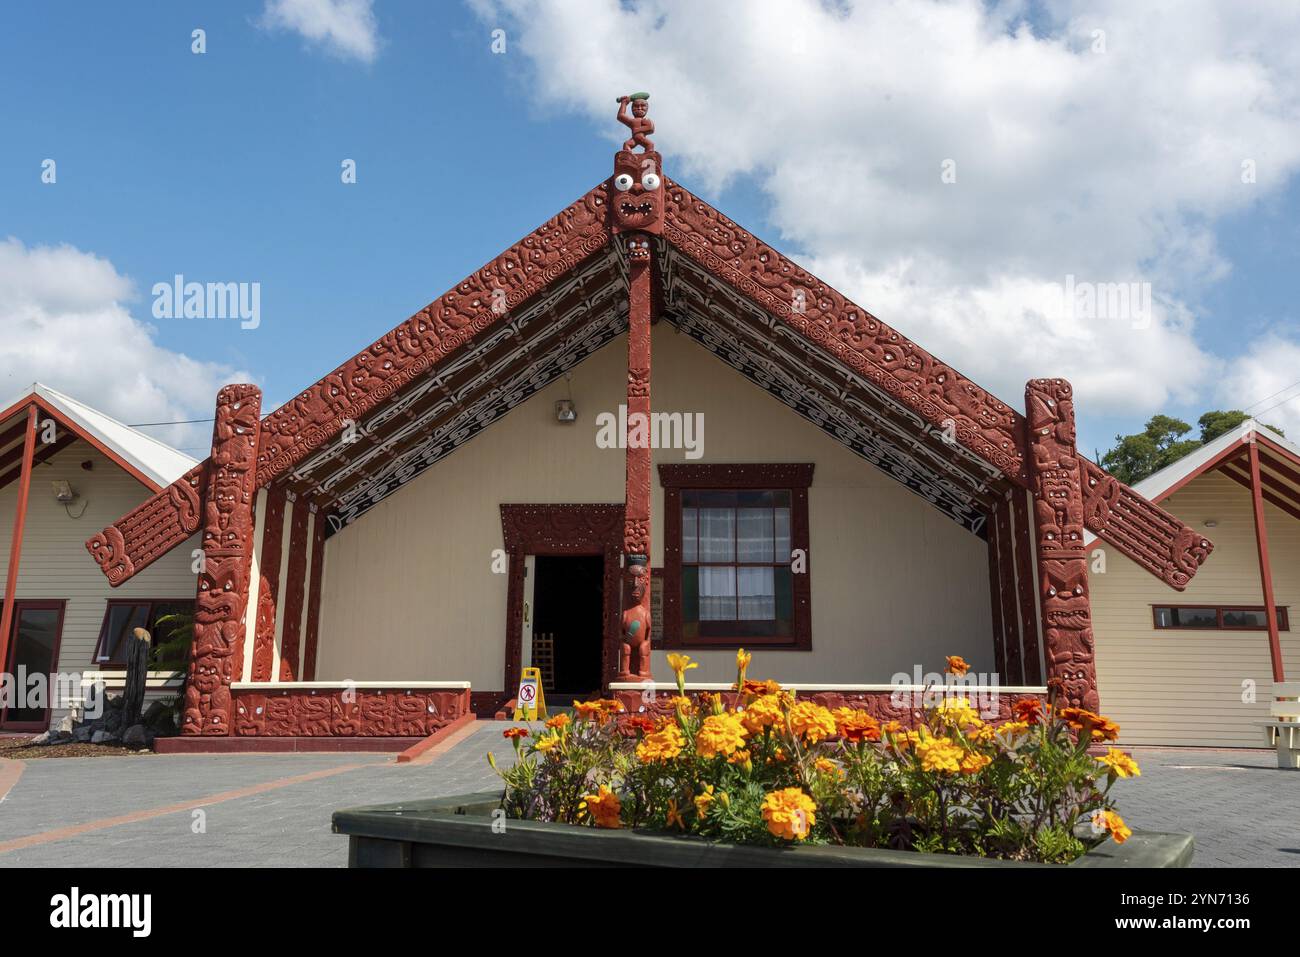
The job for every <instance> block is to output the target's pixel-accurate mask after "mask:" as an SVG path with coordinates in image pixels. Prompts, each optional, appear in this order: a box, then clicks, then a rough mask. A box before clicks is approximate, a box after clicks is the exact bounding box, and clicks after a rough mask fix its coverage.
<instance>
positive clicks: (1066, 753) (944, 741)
mask: <svg viewBox="0 0 1300 957" xmlns="http://www.w3.org/2000/svg"><path fill="white" fill-rule="evenodd" d="M749 662H750V656H749V655H747V654H746V653H744V652H743V651H742V652H740V653H738V655H737V666H738V674H737V682H736V686H735V692H736V693H735V694H734V695H730V696H728V698H729V699H730V702H731V703H730V704H728V703H727V702H726V701H724V699H723V698H722V697H721V696H718V695H714V696H706V697H704V698H702V699H699V701H698V702H697V701H693V700H691V699H690V698H687V697H686V695H685V694H684V688H685V678H684V675H685V672H686V671H687V670H689V669H691V668H693V667H695V665H694V663H693V662H691V661H690V659H689V658H688V657H686V656H684V655H669V663H670V665H671V666H672V668H673V671H674V674H675V675H676V678H677V684H678V690H679V694H678V696H677V697H676V698H675V699H673V702H672V704H673V711H672V713H671V715H668V716H665V717H658V718H656V717H652V716H649V715H644V714H627V713H625V712H624V711H623V709H622V705H620V704H619V703H618V702H617V701H612V700H602V701H594V702H575V703H574V709H575V714H574V716H572V717H570V716H569V715H568V714H559V715H557V716H555V717H554V718H551V719H550V720H549V721H547V722H546V724H545V727H544V728H542V729H539V730H530V729H528V728H523V727H516V728H511V729H508V730H507V731H506V732H505V734H506V736H507V737H508V738H511V739H513V742H514V744H515V748H516V752H517V761H516V763H515V764H514V765H513V766H512V767H509V768H505V767H501V768H498V769H497V770H498V773H499V774H500V775H501V778H502V780H503V782H504V783H505V793H504V795H503V797H502V800H501V807H502V808H503V809H504V811H505V814H506V817H507V818H514V819H522V820H528V821H538V822H551V823H559V824H568V825H576V826H580V827H590V828H597V829H603V830H620V829H629V828H630V829H634V830H642V831H656V832H660V833H661V834H662V833H668V834H682V835H695V836H698V837H700V838H704V839H707V840H710V841H718V842H727V843H734V844H744V845H757V846H765V847H770V848H778V847H783V846H790V845H801V846H807V845H823V846H825V845H831V846H842V847H849V848H874V849H888V850H892V851H912V852H923V853H930V854H947V855H963V856H974V857H984V858H996V859H1001V860H1006V861H1018V862H1039V863H1052V864H1064V863H1070V862H1073V861H1075V860H1077V859H1079V858H1080V857H1082V856H1083V855H1084V854H1086V853H1087V852H1088V851H1089V850H1090V849H1092V848H1094V847H1096V846H1098V845H1100V844H1102V843H1103V842H1104V841H1109V842H1111V843H1112V844H1113V845H1122V844H1123V843H1124V842H1125V841H1126V840H1128V838H1129V837H1130V835H1131V834H1132V832H1131V831H1130V829H1129V828H1128V826H1127V825H1126V824H1125V823H1124V821H1123V819H1122V818H1121V817H1120V816H1119V814H1118V813H1117V812H1116V810H1115V808H1114V804H1113V802H1112V799H1111V789H1112V787H1113V785H1114V784H1115V783H1116V782H1117V781H1119V780H1120V779H1123V778H1129V777H1135V776H1137V775H1138V774H1139V773H1140V772H1139V770H1138V766H1137V764H1136V762H1135V761H1134V760H1133V759H1132V757H1131V756H1130V755H1128V754H1126V753H1124V752H1122V751H1120V750H1118V749H1116V748H1113V747H1108V748H1107V750H1106V751H1105V753H1104V754H1101V755H1094V754H1093V753H1091V749H1092V748H1093V747H1094V746H1099V745H1107V744H1108V743H1109V742H1113V741H1114V740H1115V739H1116V736H1117V734H1118V732H1119V728H1118V727H1117V726H1116V725H1115V724H1114V723H1113V722H1111V721H1109V720H1108V719H1106V718H1105V717H1103V716H1101V715H1097V714H1094V713H1092V712H1089V711H1086V710H1084V709H1082V708H1076V707H1060V708H1058V707H1056V694H1057V690H1056V689H1055V688H1054V687H1052V686H1050V685H1049V699H1048V701H1047V702H1046V703H1044V702H1042V701H1041V700H1039V699H1037V698H1023V699H1021V700H1018V701H1016V702H1015V703H1014V706H1013V708H1012V713H1013V718H1012V720H1010V721H1005V722H1003V723H1002V724H1000V725H996V726H995V725H993V724H991V723H989V722H987V721H985V720H983V719H981V717H980V716H979V714H978V713H977V712H976V711H975V710H974V709H973V708H972V707H971V706H970V704H969V702H968V701H967V700H966V699H965V698H961V697H949V698H946V699H944V700H942V701H941V702H940V703H939V704H937V705H935V706H933V707H927V708H925V709H924V710H923V712H922V715H921V717H920V719H919V721H918V722H917V724H916V726H915V727H913V728H910V729H908V728H904V727H902V726H901V725H898V724H897V723H895V722H886V723H884V724H882V723H880V722H878V721H877V720H876V719H875V718H873V717H872V716H871V715H869V714H867V713H866V712H865V711H859V710H854V709H851V708H838V709H835V710H834V711H832V710H830V709H827V708H826V707H823V706H822V705H819V704H817V703H815V702H812V701H797V700H795V699H794V697H793V696H792V695H790V694H789V693H788V692H786V691H784V690H783V689H781V687H780V686H779V685H777V684H776V683H775V682H770V681H769V682H756V681H751V680H748V678H747V677H746V671H747V668H748V665H749ZM949 670H950V671H952V672H954V673H958V674H960V673H963V672H964V670H965V663H964V662H962V661H961V660H960V659H958V658H951V659H949ZM489 760H491V757H490V756H489ZM493 767H496V764H495V762H493Z"/></svg>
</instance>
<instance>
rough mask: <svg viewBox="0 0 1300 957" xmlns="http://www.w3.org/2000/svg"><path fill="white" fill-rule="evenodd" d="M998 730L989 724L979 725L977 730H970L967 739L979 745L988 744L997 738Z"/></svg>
mask: <svg viewBox="0 0 1300 957" xmlns="http://www.w3.org/2000/svg"><path fill="white" fill-rule="evenodd" d="M997 732H998V729H997V728H996V727H994V726H993V725H991V724H981V725H980V726H979V727H978V728H972V729H971V731H970V732H969V737H970V739H971V740H972V741H977V742H979V743H980V744H988V743H989V742H990V741H992V740H993V739H994V737H996V736H997Z"/></svg>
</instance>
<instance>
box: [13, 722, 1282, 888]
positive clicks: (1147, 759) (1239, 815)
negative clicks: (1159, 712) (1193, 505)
mask: <svg viewBox="0 0 1300 957" xmlns="http://www.w3.org/2000/svg"><path fill="white" fill-rule="evenodd" d="M503 727H505V725H503V724H499V723H495V722H482V723H480V725H479V726H477V727H475V728H474V730H473V732H472V733H471V734H470V735H469V736H468V737H466V738H465V739H463V740H462V741H460V742H459V743H458V744H457V745H456V746H455V747H454V748H452V749H451V750H450V751H448V752H447V753H445V754H443V755H442V756H440V757H439V758H437V759H436V760H435V761H434V762H433V763H431V764H428V765H415V766H412V765H398V764H395V763H393V761H392V759H391V758H389V757H386V756H382V755H374V754H343V755H339V754H331V755H321V754H315V755H212V756H204V755H183V756H182V755H177V756H168V757H157V756H155V757H142V758H70V759H58V760H47V761H29V762H28V763H27V765H26V769H25V771H24V773H23V777H22V778H21V779H20V780H19V782H18V784H17V785H16V786H15V787H14V789H13V791H12V792H10V794H9V796H8V798H7V799H6V800H4V801H3V802H0V843H3V842H4V841H7V840H13V839H14V838H18V837H24V836H27V835H32V834H39V833H42V832H45V831H50V830H53V829H56V828H62V827H67V826H69V825H75V824H82V823H86V822H91V821H96V820H101V819H103V818H109V817H113V816H116V815H120V814H127V813H131V812H134V811H141V810H148V809H151V808H159V807H166V806H169V805H172V804H176V803H181V802H185V801H192V800H196V799H200V798H204V797H209V796H212V795H216V794H219V793H221V792H224V791H230V790H235V789H240V788H246V787H249V786H253V785H257V784H262V783H266V782H271V781H276V780H281V779H284V778H290V777H295V776H298V775H302V774H307V773H310V772H314V771H324V770H329V769H336V768H344V767H347V766H349V765H360V767H356V768H353V769H351V770H344V771H341V772H339V773H337V774H334V775H332V776H330V777H324V778H320V779H317V780H312V781H306V782H299V783H295V784H289V785H285V786H283V787H278V788H275V789H272V790H268V791H264V792H262V793H258V794H252V795H247V796H243V797H239V798H234V799H231V800H227V801H224V802H222V803H219V804H214V805H211V806H209V807H207V808H205V809H204V813H203V815H202V816H201V817H200V818H196V816H195V815H194V814H193V813H192V812H191V811H189V810H183V811H179V812H173V813H169V814H164V815H161V816H155V817H150V818H148V819H145V820H141V821H136V822H133V823H129V824H121V825H116V826H113V827H108V828H103V829H100V830H94V831H88V832H86V833H83V834H78V835H74V836H70V837H66V838H60V839H58V840H53V841H49V842H46V843H41V844H38V845H35V846H32V847H28V848H23V849H19V850H13V851H8V852H4V853H0V867H13V866H41V867H58V866H91V865H102V864H106V863H114V864H120V865H128V866H174V865H188V866H209V865H212V866H217V865H230V864H234V865H251V866H261V867H341V866H343V865H344V864H345V863H346V859H347V848H346V842H345V839H344V838H342V837H339V836H337V835H334V834H331V833H330V831H329V820H330V814H331V813H332V812H333V811H334V810H336V809H338V808H342V807H350V806H354V805H360V804H378V803H385V802H389V801H400V800H406V799H412V798H418V797H435V796H438V795H447V794H458V793H464V792H468V791H476V790H482V789H487V788H491V787H493V786H494V785H495V784H496V781H497V778H496V775H495V774H494V773H493V772H492V770H491V769H490V768H489V767H488V765H487V762H486V760H485V759H484V754H485V752H486V751H488V750H491V751H492V752H493V753H494V754H495V755H496V756H497V759H498V761H501V762H508V761H509V760H510V759H511V754H512V748H511V746H510V744H509V742H507V741H505V740H503V739H502V738H501V730H502V728H503ZM1137 757H1138V760H1139V761H1140V763H1141V765H1142V776H1141V777H1140V778H1138V779H1136V780H1131V781H1121V782H1119V783H1118V784H1117V785H1116V791H1115V797H1116V799H1117V801H1118V803H1119V807H1120V811H1121V813H1122V814H1123V815H1124V817H1125V818H1126V820H1128V822H1129V823H1130V825H1131V826H1133V827H1135V828H1137V827H1140V828H1145V829H1148V830H1162V831H1191V832H1192V833H1194V834H1195V835H1196V844H1197V851H1196V863H1197V864H1198V865H1200V866H1206V867H1221V866H1227V865H1244V866H1267V867H1295V866H1300V772H1282V771H1278V770H1277V768H1276V766H1275V758H1274V756H1273V754H1272V753H1271V752H1250V751H1232V752H1222V751H1220V752H1206V751H1183V750H1174V749H1142V750H1139V751H1138V752H1137ZM200 823H201V824H202V826H201V827H200V826H199V824H200Z"/></svg>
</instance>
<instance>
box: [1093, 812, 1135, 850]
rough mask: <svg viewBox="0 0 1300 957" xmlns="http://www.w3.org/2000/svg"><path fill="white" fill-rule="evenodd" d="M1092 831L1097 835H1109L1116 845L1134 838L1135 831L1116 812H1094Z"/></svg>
mask: <svg viewBox="0 0 1300 957" xmlns="http://www.w3.org/2000/svg"><path fill="white" fill-rule="evenodd" d="M1092 830H1093V832H1094V833H1096V834H1109V835H1110V837H1111V840H1113V841H1114V842H1115V843H1116V844H1123V843H1124V842H1125V841H1127V840H1128V839H1129V838H1130V837H1132V836H1133V831H1132V829H1131V828H1129V826H1128V825H1127V824H1125V823H1124V819H1123V818H1122V817H1120V816H1119V815H1118V814H1116V813H1115V812H1114V811H1105V810H1099V811H1095V812H1093V815H1092Z"/></svg>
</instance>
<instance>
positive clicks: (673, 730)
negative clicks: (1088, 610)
mask: <svg viewBox="0 0 1300 957" xmlns="http://www.w3.org/2000/svg"><path fill="white" fill-rule="evenodd" d="M685 746H686V739H685V738H683V737H682V733H681V731H680V730H678V728H677V725H675V724H666V725H664V726H663V727H662V728H660V729H659V730H658V731H656V732H655V733H654V734H647V735H646V736H645V737H644V738H642V739H641V741H640V742H639V743H638V744H637V746H636V756H637V760H638V761H640V762H641V763H642V764H651V763H653V762H655V761H670V760H672V759H673V758H675V757H677V756H678V755H679V754H681V753H682V748H684V747H685Z"/></svg>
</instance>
